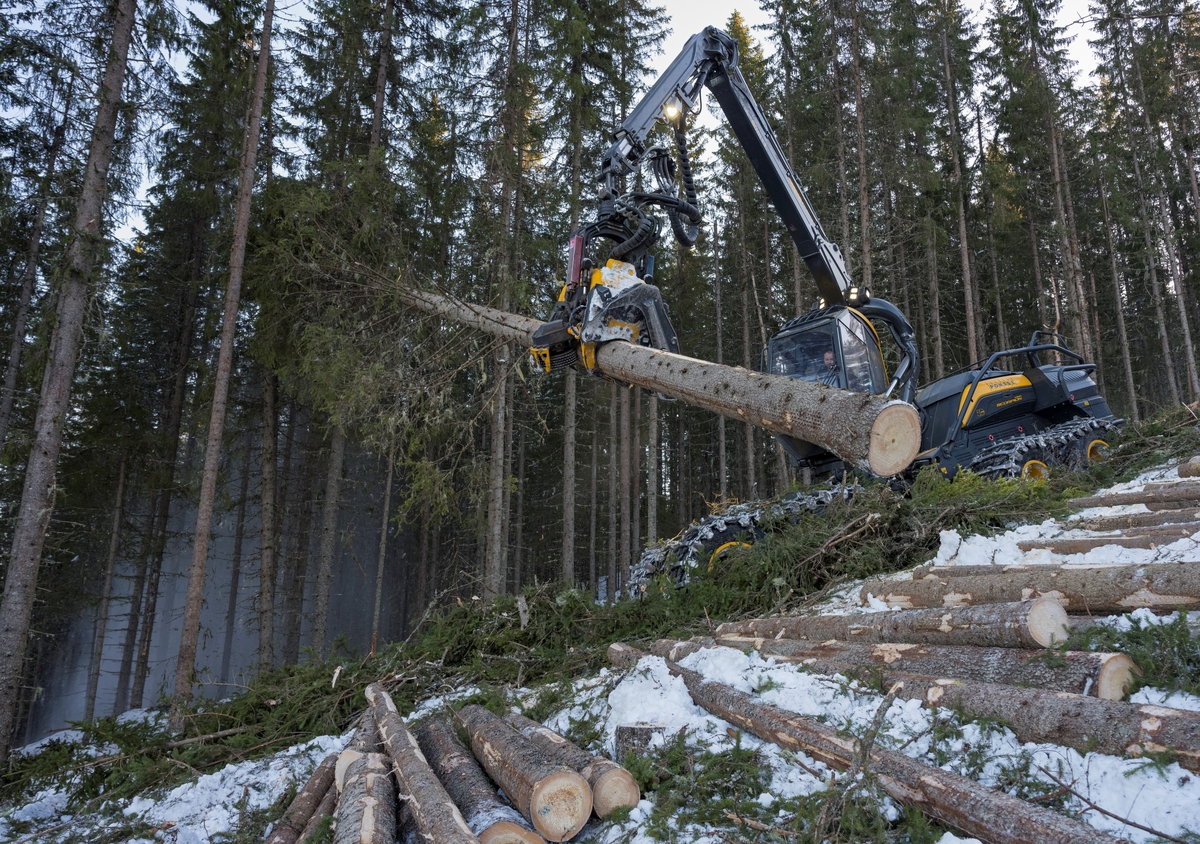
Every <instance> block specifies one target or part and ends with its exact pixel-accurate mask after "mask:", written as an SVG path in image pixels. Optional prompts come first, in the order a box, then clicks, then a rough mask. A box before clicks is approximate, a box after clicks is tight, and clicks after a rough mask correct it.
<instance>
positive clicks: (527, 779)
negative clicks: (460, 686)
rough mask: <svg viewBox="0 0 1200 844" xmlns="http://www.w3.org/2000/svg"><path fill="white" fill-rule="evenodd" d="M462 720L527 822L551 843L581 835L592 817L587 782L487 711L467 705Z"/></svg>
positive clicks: (486, 764) (474, 745)
mask: <svg viewBox="0 0 1200 844" xmlns="http://www.w3.org/2000/svg"><path fill="white" fill-rule="evenodd" d="M458 721H459V723H460V724H461V725H462V726H463V729H465V730H466V731H467V733H468V734H470V736H471V750H472V752H474V754H475V758H476V759H478V760H479V761H480V763H482V764H483V768H484V770H486V771H487V772H488V775H489V776H490V777H491V778H492V779H493V780H495V782H496V783H498V784H499V785H500V787H501V788H503V789H504V793H505V794H506V795H508V797H509V799H510V800H512V802H513V805H514V806H516V807H517V811H519V812H520V813H521V814H522V815H524V816H525V819H526V820H528V821H529V822H530V823H531V824H533V827H534V829H536V830H537V831H538V832H540V833H541V834H542V835H543V836H544V837H545V838H546V840H548V841H566V840H567V839H568V838H571V837H573V836H574V835H576V834H577V833H578V832H579V830H581V829H583V825H584V824H585V823H587V819H588V817H589V816H590V815H591V814H592V790H591V787H590V786H588V783H587V780H585V779H584V778H583V777H581V776H580V775H579V774H578V773H576V772H575V771H572V770H571V769H570V768H567V767H565V766H563V765H556V764H554V763H553V762H552V761H551V760H550V759H548V758H547V756H546V754H545V753H543V752H542V751H541V750H540V749H538V748H537V747H536V746H534V744H533V743H532V742H530V741H529V739H527V738H525V736H523V735H521V734H520V733H518V732H517V731H516V730H514V729H513V728H512V727H511V726H509V725H508V724H507V723H506V722H505V721H504V720H503V719H502V718H498V717H496V716H495V715H493V714H492V713H491V712H488V711H487V710H486V709H484V708H483V707H482V706H474V705H472V706H464V707H463V708H462V709H460V710H459V711H458Z"/></svg>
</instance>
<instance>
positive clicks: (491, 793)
mask: <svg viewBox="0 0 1200 844" xmlns="http://www.w3.org/2000/svg"><path fill="white" fill-rule="evenodd" d="M417 743H418V744H419V745H420V746H421V752H422V753H423V754H425V759H426V760H427V761H428V762H429V767H430V768H432V769H433V772H434V773H435V774H437V777H438V779H439V780H441V782H442V785H443V786H444V787H445V789H446V793H448V794H449V795H450V797H451V799H452V800H454V803H455V805H457V806H458V808H459V811H461V812H462V815H463V818H464V819H465V820H466V822H467V826H469V827H470V828H471V831H472V832H473V833H475V834H476V835H478V836H479V841H480V844H544V842H543V839H542V837H541V836H540V835H538V834H537V833H536V832H534V831H533V830H532V829H530V828H529V826H528V824H527V822H526V821H525V819H524V818H522V817H521V816H520V815H519V814H518V813H517V811H516V810H515V809H513V808H512V807H511V806H509V805H507V804H505V803H502V802H501V801H500V798H499V796H497V794H496V788H495V786H493V785H492V783H491V782H490V781H489V780H488V778H487V774H485V773H484V772H483V768H481V767H479V762H477V761H476V759H475V757H474V756H472V755H471V751H469V750H467V748H465V747H464V746H463V744H462V742H460V741H459V740H458V736H456V735H455V734H454V728H453V727H451V726H450V724H449V723H448V722H447V721H446V720H445V719H443V718H432V719H430V720H429V721H428V722H426V724H425V726H423V727H422V728H421V729H420V730H418V731H417Z"/></svg>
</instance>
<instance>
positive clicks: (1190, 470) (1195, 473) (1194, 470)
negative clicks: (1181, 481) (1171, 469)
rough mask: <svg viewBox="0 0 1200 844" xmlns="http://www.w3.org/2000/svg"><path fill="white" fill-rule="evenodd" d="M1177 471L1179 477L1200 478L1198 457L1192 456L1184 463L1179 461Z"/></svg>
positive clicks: (1199, 459) (1199, 460) (1199, 458)
mask: <svg viewBox="0 0 1200 844" xmlns="http://www.w3.org/2000/svg"><path fill="white" fill-rule="evenodd" d="M1177 471H1178V472H1179V477H1181V478H1200V457H1193V458H1192V459H1191V460H1189V461H1188V462H1186V463H1180V464H1179V469H1178V470H1177Z"/></svg>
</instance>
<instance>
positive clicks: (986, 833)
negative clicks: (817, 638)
mask: <svg viewBox="0 0 1200 844" xmlns="http://www.w3.org/2000/svg"><path fill="white" fill-rule="evenodd" d="M667 668H668V669H670V671H671V673H672V674H674V675H676V676H678V677H682V678H683V681H684V683H686V684H687V688H688V692H689V693H690V694H691V696H692V699H693V700H695V701H696V703H698V704H699V705H700V706H702V707H704V708H705V709H706V710H708V711H709V712H711V713H712V714H713V715H716V716H717V717H718V718H722V719H724V720H726V721H728V722H729V723H731V724H735V725H737V726H739V727H741V728H743V729H744V730H746V731H747V732H750V733H752V734H753V735H755V736H758V737H759V738H761V739H763V740H764V741H769V742H771V743H773V744H777V745H779V746H780V747H783V748H786V749H788V750H791V751H793V752H796V751H802V752H805V753H808V754H809V755H810V756H812V757H813V758H815V759H818V760H820V761H821V762H824V763H825V764H826V765H829V766H830V767H834V768H838V769H845V768H848V767H849V766H850V765H851V764H853V762H854V760H855V758H856V757H857V756H858V754H859V744H858V741H857V740H856V739H854V738H851V737H844V736H840V735H838V733H837V731H836V730H834V729H833V728H832V727H827V726H825V725H824V724H821V723H818V722H817V721H813V720H810V719H808V718H805V717H803V716H800V715H797V714H795V713H794V712H788V711H787V710H784V709H780V708H779V707H776V706H771V705H769V704H763V703H759V702H757V701H755V700H754V698H753V697H751V696H750V695H748V694H745V693H743V692H739V691H737V690H736V689H731V688H729V687H728V686H725V685H722V684H721V683H714V682H710V681H708V680H705V679H704V677H703V676H701V675H700V674H698V673H696V672H695V671H690V670H688V669H686V668H682V667H681V666H679V665H677V664H676V663H674V662H668V663H667ZM864 767H866V768H868V769H869V770H871V771H872V772H873V773H874V774H875V775H876V776H877V777H878V781H879V784H880V787H882V788H883V790H884V791H886V792H887V793H888V794H889V795H890V796H891V797H892V798H893V799H894V800H896V801H898V802H900V803H904V804H906V805H910V806H916V807H917V808H919V809H920V810H921V811H923V812H924V813H925V814H927V815H929V816H930V817H932V818H934V819H935V820H938V821H940V822H942V823H945V824H947V825H949V826H952V827H954V828H955V829H959V830H961V831H963V832H965V833H967V834H968V835H973V836H975V837H977V838H979V839H981V840H983V841H986V842H988V844H1018V842H1020V844H1030V843H1031V842H1039V844H1043V843H1044V844H1049V842H1055V844H1099V843H1100V842H1116V841H1123V840H1125V839H1118V838H1114V837H1113V836H1111V835H1108V834H1106V833H1103V832H1101V831H1100V830H1098V829H1096V828H1095V827H1092V826H1089V825H1088V824H1086V823H1084V822H1082V821H1077V820H1073V819H1071V818H1068V817H1065V816H1063V815H1060V814H1058V813H1056V812H1053V811H1051V810H1049V809H1044V808H1042V807H1041V806H1035V805H1032V804H1030V803H1026V802H1025V801H1023V800H1020V799H1018V798H1016V797H1011V796H1009V795H1008V794H1005V793H1004V792H1001V791H993V790H992V789H989V788H986V787H984V786H982V785H980V784H979V783H977V782H975V781H973V780H969V779H967V778H966V777H963V776H960V775H958V774H953V773H950V772H949V771H943V770H941V769H940V768H934V767H931V766H929V765H924V764H922V763H920V762H918V761H916V760H915V759H910V758H909V757H907V756H905V755H904V754H902V753H898V752H896V751H892V750H883V749H881V748H879V747H877V746H876V747H872V749H871V751H870V754H869V756H868V760H867V762H866V763H865V765H864Z"/></svg>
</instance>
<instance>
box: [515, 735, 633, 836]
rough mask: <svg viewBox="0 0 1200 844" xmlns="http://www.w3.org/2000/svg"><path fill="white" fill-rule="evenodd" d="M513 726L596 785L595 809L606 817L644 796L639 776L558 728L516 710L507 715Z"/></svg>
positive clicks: (594, 795) (628, 806)
mask: <svg viewBox="0 0 1200 844" xmlns="http://www.w3.org/2000/svg"><path fill="white" fill-rule="evenodd" d="M505 720H506V721H508V723H510V724H512V726H513V728H514V729H515V730H516V731H517V732H519V733H520V734H521V735H523V736H525V738H527V739H529V740H530V741H531V742H533V744H534V745H535V746H536V747H538V748H539V749H540V750H542V751H543V752H544V753H545V754H546V756H547V757H548V758H549V759H551V760H552V761H554V762H556V763H558V764H559V765H566V766H567V767H568V768H570V769H571V770H573V771H577V772H578V773H579V775H580V776H582V777H583V778H584V779H585V780H587V781H588V785H590V786H591V787H592V811H594V812H595V813H596V817H598V818H600V819H601V820H603V819H604V818H607V817H608V816H609V815H611V814H612V813H613V812H614V811H616V810H617V809H620V808H628V809H632V808H633V807H634V806H636V805H637V804H638V801H639V800H640V799H641V791H640V790H639V789H638V784H637V780H635V779H634V778H633V775H632V774H630V773H629V771H627V770H625V769H624V768H622V767H621V766H620V765H618V764H617V763H616V762H613V761H612V760H610V759H605V758H604V757H603V756H593V755H592V754H591V753H588V752H587V751H586V750H583V749H582V748H580V747H578V746H577V745H575V744H572V743H571V742H570V741H568V740H567V739H565V738H563V737H562V736H561V735H559V734H558V733H556V732H554V730H552V729H550V728H549V727H546V726H544V725H542V724H539V723H538V722H537V721H533V720H530V719H529V718H526V717H525V716H524V715H517V714H516V713H513V714H511V715H509V716H507V718H506V719H505Z"/></svg>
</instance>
